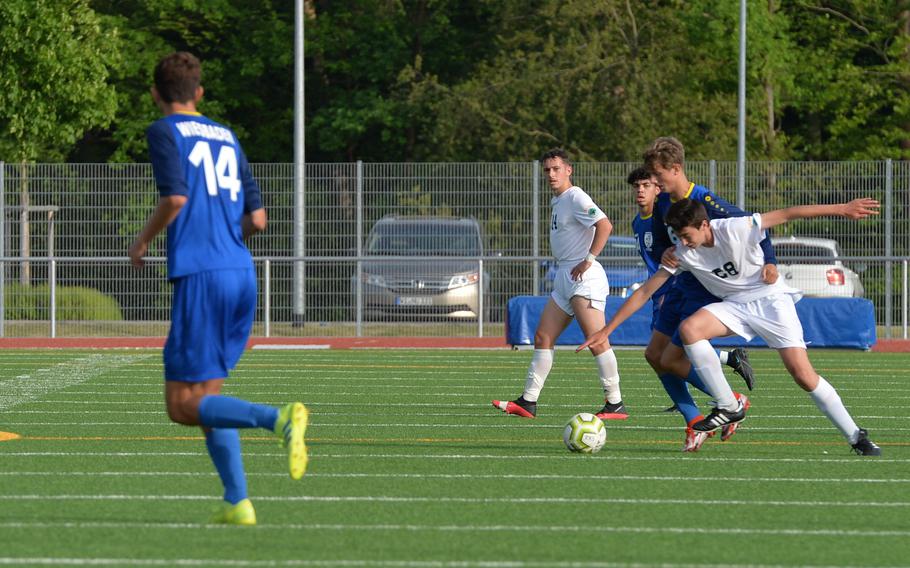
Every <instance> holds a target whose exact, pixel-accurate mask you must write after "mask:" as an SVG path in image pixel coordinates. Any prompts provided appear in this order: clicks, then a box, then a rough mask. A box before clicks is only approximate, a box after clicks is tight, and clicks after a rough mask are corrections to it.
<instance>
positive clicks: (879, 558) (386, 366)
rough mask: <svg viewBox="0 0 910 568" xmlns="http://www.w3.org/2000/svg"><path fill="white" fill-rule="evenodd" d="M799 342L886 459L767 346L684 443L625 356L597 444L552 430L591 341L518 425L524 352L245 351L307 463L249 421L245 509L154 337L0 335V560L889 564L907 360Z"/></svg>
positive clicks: (585, 396)
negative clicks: (77, 340) (168, 403)
mask: <svg viewBox="0 0 910 568" xmlns="http://www.w3.org/2000/svg"><path fill="white" fill-rule="evenodd" d="M810 356H811V358H812V360H813V362H814V363H815V366H816V368H817V369H818V370H819V372H820V373H821V374H822V375H823V376H825V377H826V378H827V379H828V380H829V381H830V382H831V383H832V384H833V385H834V386H835V387H836V388H837V389H838V391H839V393H840V395H841V397H842V399H843V400H844V402H845V404H846V405H847V407H848V408H849V409H850V410H851V412H852V413H853V415H854V417H855V419H856V421H857V422H858V423H859V424H860V426H862V427H865V428H867V429H868V430H869V431H870V434H871V437H872V439H873V440H875V441H876V442H878V443H879V444H880V445H881V446H882V448H883V451H884V456H882V458H878V459H875V458H872V459H870V458H861V457H858V456H855V455H853V454H852V453H851V452H850V448H849V446H848V445H847V444H846V443H845V441H844V440H843V439H842V438H841V436H840V434H839V433H838V432H837V431H836V430H835V429H834V427H833V426H832V425H831V424H830V423H829V422H828V420H827V419H826V418H824V417H823V416H822V415H821V414H820V413H819V412H818V410H817V409H816V407H815V405H814V404H813V402H812V400H811V399H810V398H809V397H808V396H807V395H806V394H805V393H803V392H802V391H801V390H800V389H799V388H798V387H797V386H796V385H795V384H794V383H793V381H792V380H791V379H790V378H789V376H788V375H787V374H786V371H785V370H784V367H783V365H782V364H781V363H780V361H779V359H778V357H777V355H776V353H774V352H773V351H753V352H752V363H753V365H754V367H755V370H756V375H757V386H756V390H755V391H754V392H753V393H750V396H751V398H752V402H753V405H752V409H751V411H750V413H749V416H748V419H747V420H746V422H745V423H744V424H743V425H742V426H741V427H740V430H739V432H738V433H737V434H736V436H735V437H734V438H733V439H732V440H731V441H729V442H723V443H722V442H720V441H719V437H717V438H714V439H711V440H709V441H708V442H707V443H706V444H705V445H704V446H703V448H702V450H701V451H700V452H698V453H697V454H683V453H681V452H680V449H681V447H682V443H683V423H682V418H681V417H680V415H679V414H667V413H664V412H661V410H662V409H663V408H665V407H666V406H667V405H668V403H669V399H668V398H667V396H666V394H664V392H663V390H662V388H661V387H660V383H659V382H658V380H657V379H656V378H655V377H654V376H653V374H652V373H651V372H650V370H649V368H648V367H647V364H646V363H645V361H644V359H643V357H642V353H641V351H637V350H636V351H633V350H628V351H619V352H618V358H619V364H620V372H621V374H622V390H623V394H624V400H625V403H626V405H627V407H628V409H629V410H630V412H631V417H630V419H629V420H627V421H610V422H607V430H608V437H607V445H606V447H605V448H604V449H603V450H602V451H601V452H600V453H598V454H595V455H576V454H570V453H569V452H568V451H567V450H566V449H565V447H564V446H563V443H562V428H563V426H564V425H565V423H566V422H567V421H568V419H569V418H570V417H571V416H572V415H573V414H575V413H576V412H581V411H589V412H591V411H596V410H598V409H599V408H600V406H601V405H602V398H601V392H600V387H599V382H598V380H597V378H596V375H595V373H594V368H595V367H594V365H593V363H592V361H591V360H590V356H589V355H587V354H579V355H576V354H574V353H572V352H570V351H558V352H557V354H556V361H555V364H554V367H553V371H552V373H551V375H550V378H549V380H548V382H547V385H546V388H545V389H544V392H543V395H542V397H541V399H540V402H539V406H538V417H537V418H536V419H534V420H525V419H520V418H516V417H510V416H505V415H503V414H502V413H500V412H499V411H498V410H496V409H494V408H493V407H492V406H491V405H490V400H491V399H494V398H495V399H511V398H515V397H516V396H518V395H519V394H520V393H521V390H522V388H523V385H524V377H525V373H526V370H527V364H528V361H529V360H530V354H529V353H528V352H526V351H525V352H510V351H457V350H413V351H412V350H385V351H383V350H369V351H328V350H319V351H266V350H262V351H258V350H257V351H249V352H247V353H246V354H245V355H244V358H243V360H242V361H241V363H240V365H239V367H238V368H237V370H236V371H235V373H234V375H233V378H232V379H231V380H230V381H228V383H227V387H226V394H230V395H232V396H238V397H242V398H246V399H249V400H251V401H254V402H259V403H265V404H273V405H280V404H284V403H287V402H289V401H293V400H301V401H303V402H304V403H306V404H307V405H308V407H309V408H310V410H311V418H310V420H311V424H310V428H309V430H308V432H307V434H308V442H309V447H310V453H311V459H310V467H309V470H308V472H307V475H306V476H305V477H304V478H303V480H301V481H297V482H295V481H292V480H291V479H290V478H289V477H288V476H287V472H286V457H285V454H284V453H283V451H282V450H281V449H279V448H278V446H277V444H276V442H275V440H274V438H272V437H271V435H270V433H268V432H265V431H261V430H258V431H257V430H247V431H244V432H243V433H242V436H243V449H244V461H245V465H246V470H247V474H248V481H249V490H250V497H251V499H252V501H253V503H254V504H255V506H256V510H257V514H258V518H259V524H258V525H257V526H255V527H230V526H227V527H226V526H219V525H212V524H209V523H208V518H209V515H210V510H211V509H212V507H214V506H215V505H216V504H217V503H218V502H219V500H220V498H221V486H220V483H219V481H218V478H217V476H216V475H215V473H214V469H213V467H212V465H211V462H210V461H209V458H208V456H207V454H206V452H205V445H204V442H203V439H202V437H201V433H200V431H199V430H198V429H194V428H187V427H182V426H177V425H173V424H171V423H169V421H168V420H167V417H166V415H165V413H164V406H163V403H162V395H161V393H162V380H161V374H162V371H161V362H160V354H159V353H158V352H154V351H136V350H133V351H129V350H123V351H103V352H101V351H96V352H85V351H50V350H43V351H0V431H4V432H13V433H16V434H18V435H20V436H21V437H20V438H19V439H14V440H8V441H3V442H0V565H21V566H31V565H105V566H119V565H123V566H324V567H386V566H388V567H397V568H419V567H428V568H432V567H440V568H444V567H452V568H457V567H486V568H510V567H515V568H519V567H524V566H528V567H531V566H533V567H548V566H553V567H565V568H569V567H578V568H587V567H590V568H594V567H599V566H603V567H607V566H633V565H636V566H656V565H661V566H687V565H691V566H696V565H697V566H706V565H716V566H721V565H723V566H731V565H734V566H736V565H741V566H745V565H753V566H776V565H788V566H791V565H801V566H906V565H908V563H910V467H908V465H910V444H908V433H910V422H908V420H907V414H906V408H907V406H908V403H910V378H908V373H907V369H908V366H910V356H907V355H897V354H874V353H860V352H854V351H850V352H841V351H812V352H811V353H810ZM728 376H729V378H730V381H731V384H732V385H733V387H734V389H736V390H739V389H742V388H744V387H743V384H742V381H741V380H740V379H739V377H737V376H735V375H728ZM696 400H698V402H699V404H700V405H702V407H703V409H705V412H707V409H708V406H707V397H706V396H704V395H701V394H700V393H699V395H698V396H697V397H696Z"/></svg>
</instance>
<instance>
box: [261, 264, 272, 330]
mask: <svg viewBox="0 0 910 568" xmlns="http://www.w3.org/2000/svg"><path fill="white" fill-rule="evenodd" d="M262 285H263V286H264V287H265V291H264V295H265V298H264V303H265V305H264V306H263V308H262V309H263V314H262V322H263V325H264V326H265V336H266V337H271V336H272V261H271V260H269V259H265V264H264V265H263V267H262Z"/></svg>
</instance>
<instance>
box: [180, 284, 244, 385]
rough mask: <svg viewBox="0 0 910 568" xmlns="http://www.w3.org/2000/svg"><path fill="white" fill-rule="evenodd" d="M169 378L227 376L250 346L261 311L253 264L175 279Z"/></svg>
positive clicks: (189, 379)
mask: <svg viewBox="0 0 910 568" xmlns="http://www.w3.org/2000/svg"><path fill="white" fill-rule="evenodd" d="M173 284H174V296H173V304H172V305H171V329H170V332H169V333H168V336H167V343H165V345H164V378H165V379H166V380H168V381H185V382H200V381H207V380H210V379H221V378H227V376H228V371H230V370H231V369H233V368H234V367H235V366H236V365H237V362H238V361H239V360H240V356H241V355H243V350H244V349H245V348H246V343H247V340H248V339H249V337H250V330H251V329H252V327H253V317H254V316H255V314H256V272H255V270H253V269H252V268H243V269H226V270H209V271H205V272H198V273H196V274H190V275H188V276H184V277H181V278H178V279H176V280H174V282H173Z"/></svg>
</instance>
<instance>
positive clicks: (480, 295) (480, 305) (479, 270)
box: [477, 258, 484, 337]
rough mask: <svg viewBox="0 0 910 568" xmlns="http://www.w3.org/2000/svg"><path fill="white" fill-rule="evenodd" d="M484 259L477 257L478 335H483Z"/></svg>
mask: <svg viewBox="0 0 910 568" xmlns="http://www.w3.org/2000/svg"><path fill="white" fill-rule="evenodd" d="M483 285H484V279H483V259H482V258H478V259H477V337H483Z"/></svg>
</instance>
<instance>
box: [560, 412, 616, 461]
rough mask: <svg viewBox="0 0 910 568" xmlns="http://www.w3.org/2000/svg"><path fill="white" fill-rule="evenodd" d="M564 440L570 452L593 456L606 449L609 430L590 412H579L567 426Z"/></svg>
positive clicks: (563, 433) (563, 434) (563, 436)
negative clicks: (605, 444)
mask: <svg viewBox="0 0 910 568" xmlns="http://www.w3.org/2000/svg"><path fill="white" fill-rule="evenodd" d="M562 440H563V442H565V443H566V447H567V448H569V451H572V452H579V453H582V454H593V453H594V452H599V451H600V449H601V448H602V447H604V443H605V442H606V441H607V429H606V427H605V426H604V423H603V421H602V420H601V419H600V418H598V417H596V416H594V415H593V414H591V413H589V412H579V413H578V414H576V415H575V416H573V417H572V419H571V420H569V423H568V424H566V429H565V430H563V431H562Z"/></svg>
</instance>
